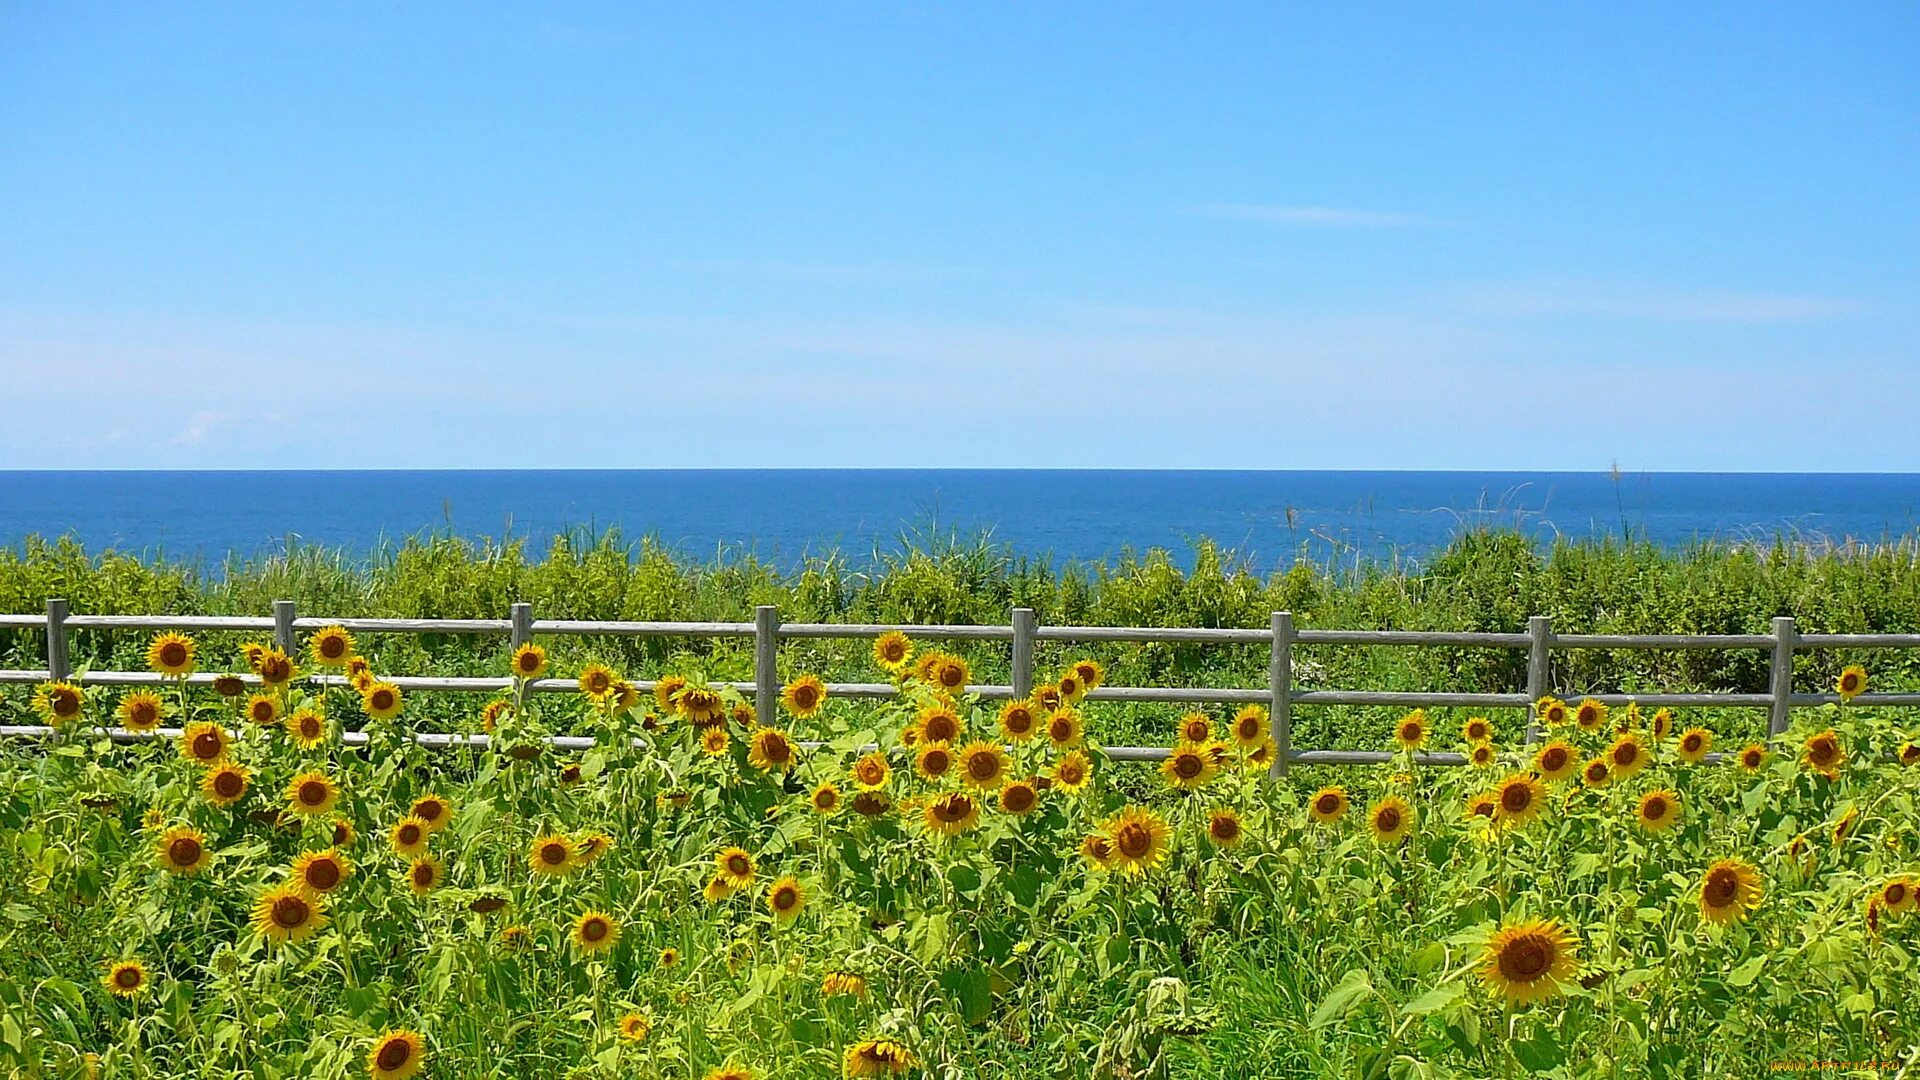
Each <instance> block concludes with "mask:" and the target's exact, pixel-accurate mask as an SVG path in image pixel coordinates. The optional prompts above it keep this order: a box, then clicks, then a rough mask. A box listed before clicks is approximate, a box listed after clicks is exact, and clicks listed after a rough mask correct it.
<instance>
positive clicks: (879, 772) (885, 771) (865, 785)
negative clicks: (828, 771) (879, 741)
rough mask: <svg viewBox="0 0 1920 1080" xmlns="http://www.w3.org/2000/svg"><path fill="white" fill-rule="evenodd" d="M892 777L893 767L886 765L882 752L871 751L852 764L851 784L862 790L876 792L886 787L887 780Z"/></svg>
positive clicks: (883, 752)
mask: <svg viewBox="0 0 1920 1080" xmlns="http://www.w3.org/2000/svg"><path fill="white" fill-rule="evenodd" d="M892 775H893V766H891V765H889V764H887V755H886V752H885V751H884V750H871V751H868V752H867V753H866V754H864V755H862V756H861V757H860V759H859V760H858V761H855V762H854V763H853V782H854V783H856V784H858V785H860V787H861V789H862V790H865V791H877V790H879V789H880V788H883V787H886V786H887V779H888V778H889V777H891V776H892Z"/></svg>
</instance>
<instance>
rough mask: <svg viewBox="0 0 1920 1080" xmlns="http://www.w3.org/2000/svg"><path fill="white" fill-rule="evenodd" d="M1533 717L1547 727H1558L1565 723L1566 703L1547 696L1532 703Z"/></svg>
mask: <svg viewBox="0 0 1920 1080" xmlns="http://www.w3.org/2000/svg"><path fill="white" fill-rule="evenodd" d="M1533 715H1535V716H1537V717H1539V718H1540V722H1541V723H1543V724H1545V725H1547V726H1548V727H1559V726H1561V725H1562V724H1565V723H1566V722H1567V703H1566V702H1564V701H1561V700H1560V699H1559V698H1557V697H1554V696H1553V695H1551V694H1549V695H1547V696H1546V697H1543V698H1541V699H1540V700H1539V701H1536V702H1534V703H1533Z"/></svg>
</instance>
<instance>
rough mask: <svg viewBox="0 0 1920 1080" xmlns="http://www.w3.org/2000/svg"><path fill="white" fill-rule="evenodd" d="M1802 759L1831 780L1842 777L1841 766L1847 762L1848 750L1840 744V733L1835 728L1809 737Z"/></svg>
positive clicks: (1808, 766)
mask: <svg viewBox="0 0 1920 1080" xmlns="http://www.w3.org/2000/svg"><path fill="white" fill-rule="evenodd" d="M1801 760H1803V761H1805V762H1806V763H1807V768H1809V769H1812V770H1813V771H1814V772H1817V773H1820V774H1821V775H1823V776H1825V777H1826V778H1827V779H1829V780H1838V779H1839V778H1840V767H1841V766H1842V765H1845V764H1846V763H1847V751H1846V748H1845V747H1844V746H1842V745H1841V744H1840V735H1839V733H1838V732H1835V731H1834V730H1833V729H1831V728H1829V729H1827V730H1826V731H1822V732H1820V733H1819V734H1818V735H1813V736H1810V737H1808V739H1807V745H1806V751H1805V753H1803V754H1802V755H1801Z"/></svg>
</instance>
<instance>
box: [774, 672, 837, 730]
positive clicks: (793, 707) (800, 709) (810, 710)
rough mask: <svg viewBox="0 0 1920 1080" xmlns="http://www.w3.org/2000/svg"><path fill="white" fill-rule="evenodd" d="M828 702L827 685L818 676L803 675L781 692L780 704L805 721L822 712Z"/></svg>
mask: <svg viewBox="0 0 1920 1080" xmlns="http://www.w3.org/2000/svg"><path fill="white" fill-rule="evenodd" d="M826 700H827V685H826V684H825V683H823V682H821V681H820V677H819V676H818V675H802V676H800V677H799V678H798V679H795V680H793V681H792V682H790V683H788V684H787V685H786V688H785V689H784V690H782V691H781V692H780V704H782V705H784V706H786V709H787V711H788V712H790V713H792V714H793V715H795V716H797V717H799V718H800V719H802V720H805V719H807V718H809V717H811V716H813V715H814V714H815V713H817V712H819V711H820V706H821V705H823V704H825V703H826Z"/></svg>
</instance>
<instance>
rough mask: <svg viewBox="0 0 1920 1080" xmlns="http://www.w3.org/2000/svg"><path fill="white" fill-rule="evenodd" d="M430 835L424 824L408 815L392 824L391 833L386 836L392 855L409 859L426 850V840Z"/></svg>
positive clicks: (430, 832)
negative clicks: (391, 848)
mask: <svg viewBox="0 0 1920 1080" xmlns="http://www.w3.org/2000/svg"><path fill="white" fill-rule="evenodd" d="M431 835H432V830H430V829H428V828H427V823H426V822H424V821H421V820H420V819H419V818H417V817H414V816H412V815H408V816H406V817H403V818H401V819H400V820H399V821H398V822H396V823H395V824H394V826H393V831H392V832H390V833H388V834H387V841H388V843H390V844H391V845H392V846H393V852H394V854H396V855H404V856H406V857H407V858H409V859H410V858H413V857H414V856H415V855H419V854H421V853H422V852H424V851H426V850H427V838H428V837H429V836H431Z"/></svg>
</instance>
